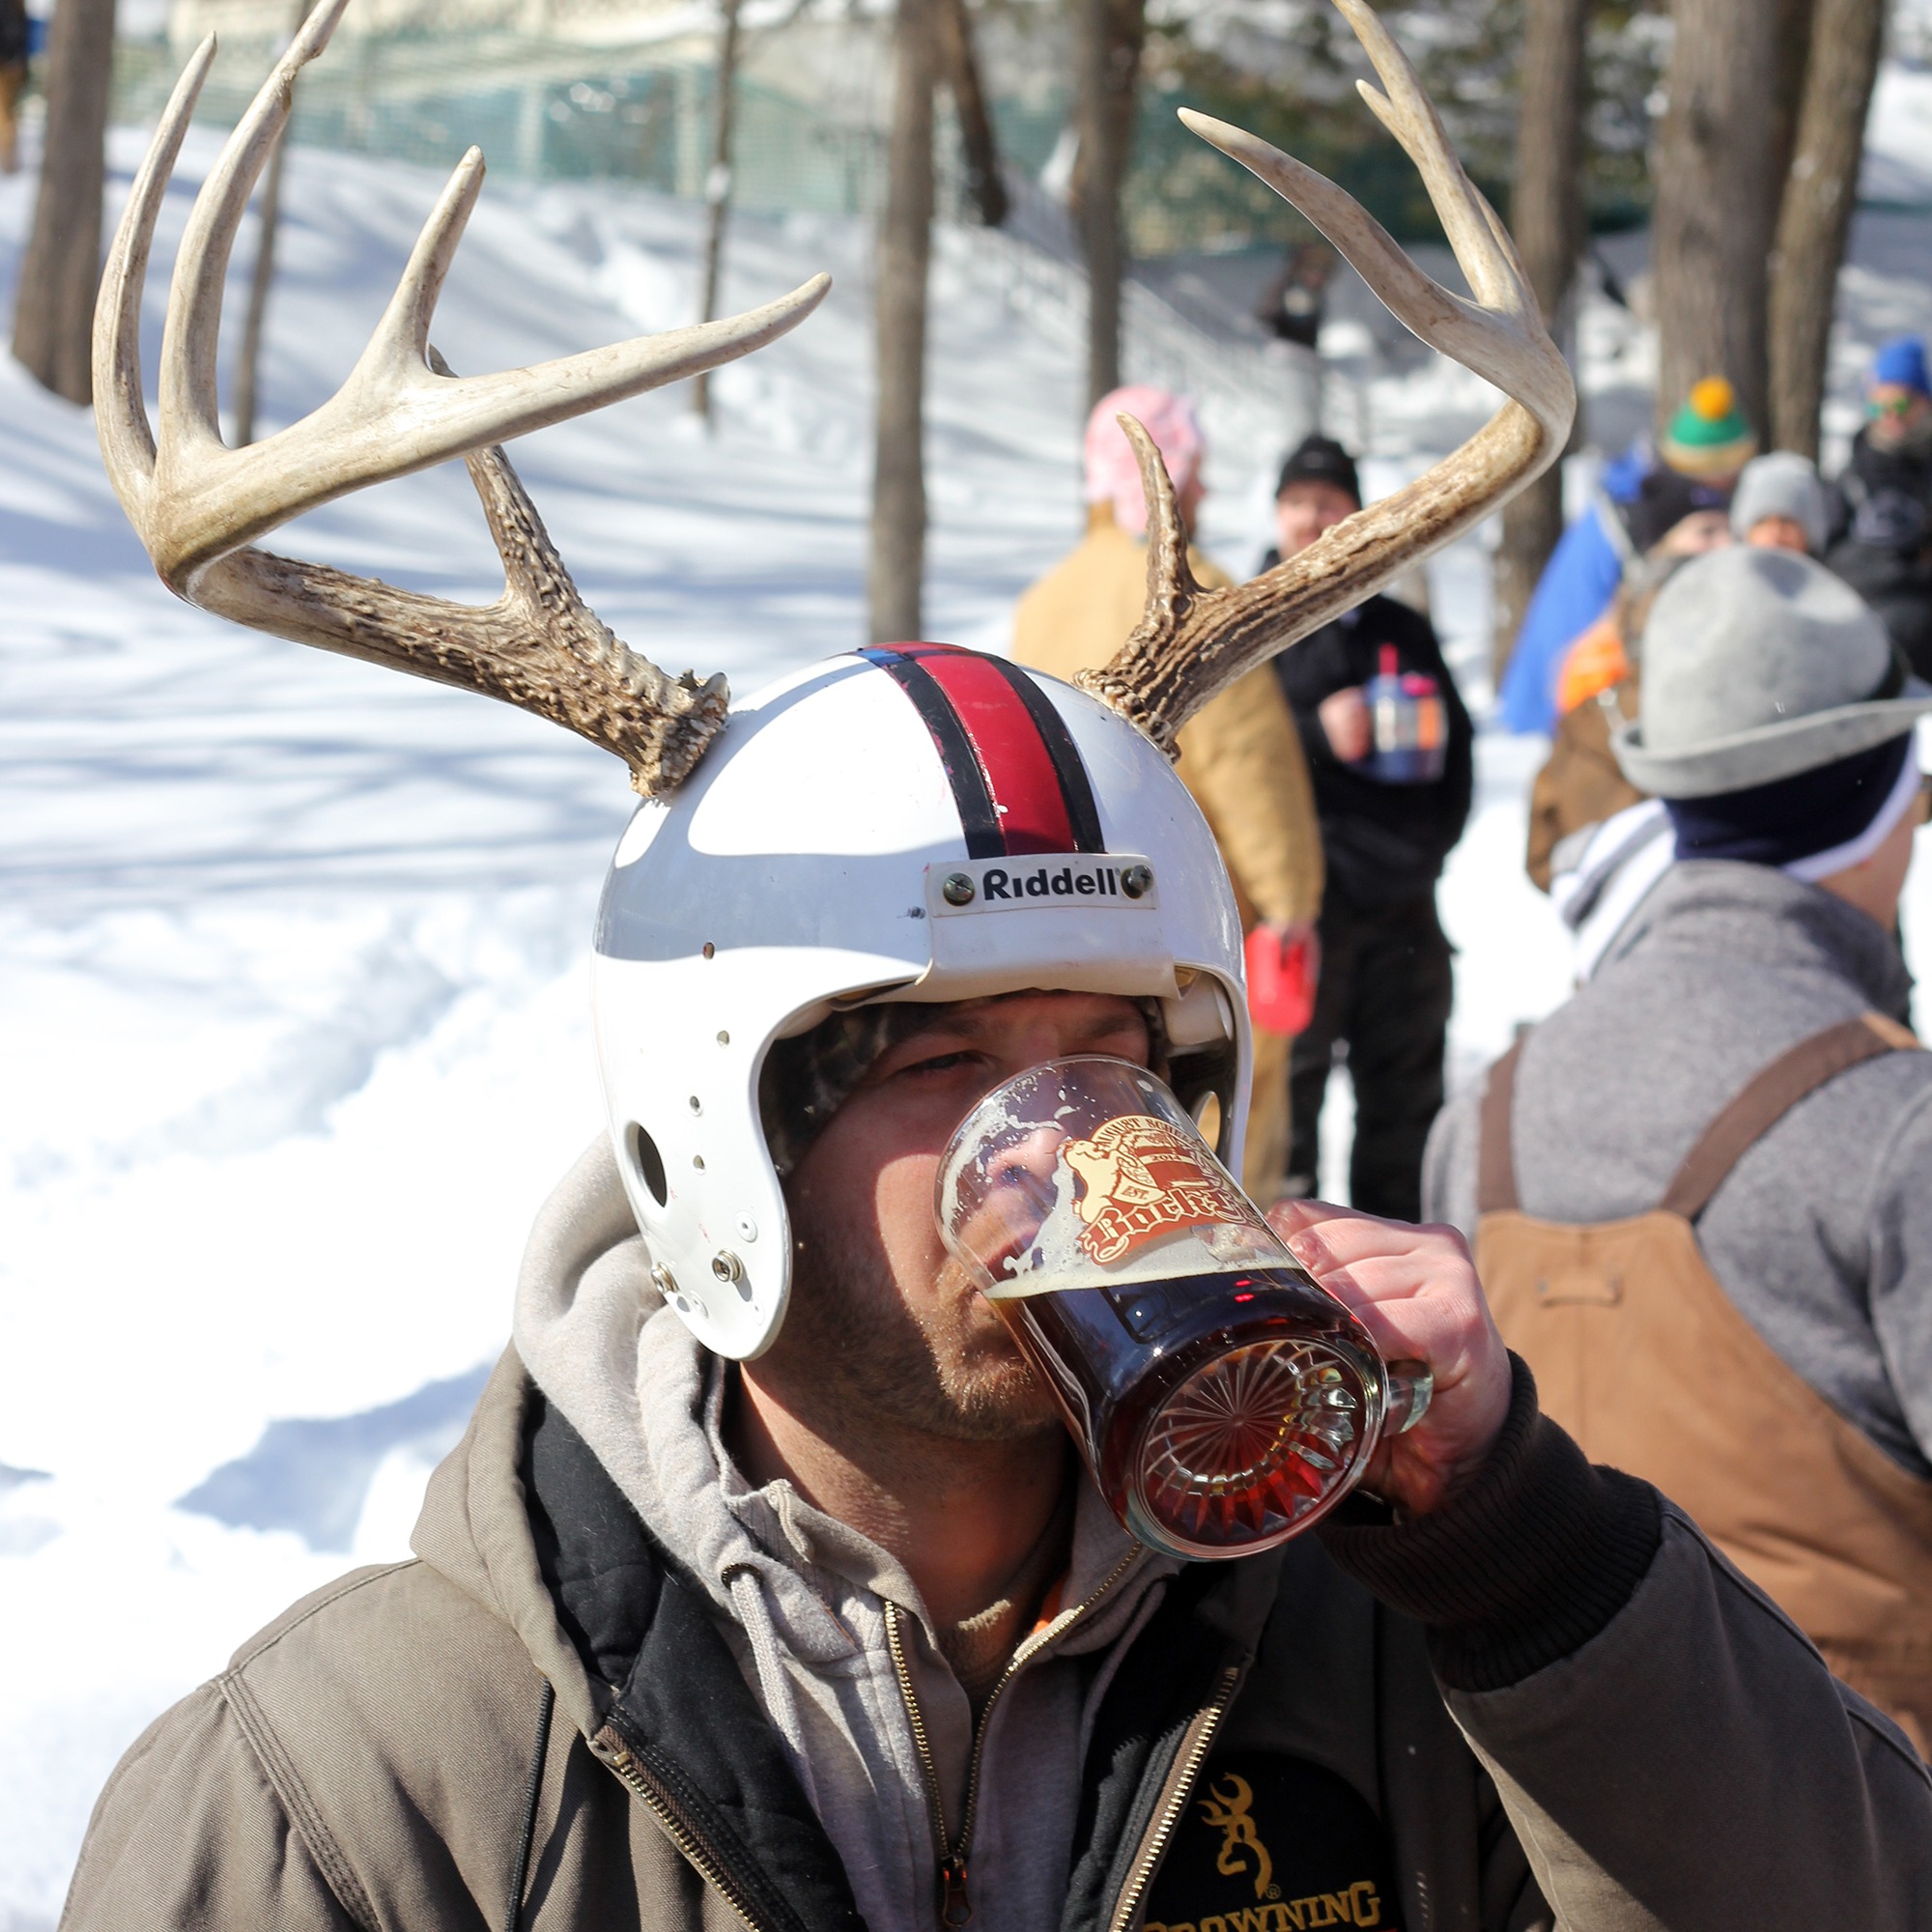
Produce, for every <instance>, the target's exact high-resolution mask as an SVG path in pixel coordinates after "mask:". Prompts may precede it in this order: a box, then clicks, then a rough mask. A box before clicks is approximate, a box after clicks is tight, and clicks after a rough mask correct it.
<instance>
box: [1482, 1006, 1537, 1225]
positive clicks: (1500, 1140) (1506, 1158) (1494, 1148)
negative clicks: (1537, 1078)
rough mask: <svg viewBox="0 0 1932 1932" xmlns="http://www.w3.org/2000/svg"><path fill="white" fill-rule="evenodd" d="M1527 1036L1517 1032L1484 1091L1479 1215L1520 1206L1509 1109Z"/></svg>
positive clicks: (1491, 1070) (1495, 1066) (1494, 1068)
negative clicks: (1514, 1041)
mask: <svg viewBox="0 0 1932 1932" xmlns="http://www.w3.org/2000/svg"><path fill="white" fill-rule="evenodd" d="M1527 1037H1528V1035H1526V1034H1520V1035H1519V1036H1518V1037H1517V1042H1516V1044H1515V1045H1514V1046H1513V1047H1511V1048H1510V1050H1509V1051H1508V1052H1507V1053H1506V1054H1504V1055H1503V1057H1502V1058H1501V1059H1500V1060H1499V1061H1497V1062H1496V1064H1495V1065H1493V1066H1492V1067H1491V1068H1490V1082H1489V1085H1488V1087H1486V1088H1485V1089H1484V1091H1483V1107H1482V1113H1481V1116H1480V1118H1479V1122H1478V1131H1477V1140H1476V1212H1477V1213H1478V1214H1509V1213H1513V1212H1515V1210H1516V1208H1517V1207H1518V1206H1519V1203H1518V1201H1517V1192H1516V1147H1515V1143H1514V1141H1513V1139H1512V1137H1511V1128H1510V1112H1511V1108H1512V1105H1513V1104H1514V1102H1515V1099H1516V1064H1517V1062H1518V1060H1519V1059H1520V1057H1521V1055H1522V1043H1523V1040H1524V1039H1526V1038H1527Z"/></svg>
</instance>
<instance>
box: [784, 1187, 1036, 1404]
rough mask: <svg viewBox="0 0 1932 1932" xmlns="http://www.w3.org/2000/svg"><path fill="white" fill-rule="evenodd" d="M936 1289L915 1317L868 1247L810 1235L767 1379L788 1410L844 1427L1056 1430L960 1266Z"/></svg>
mask: <svg viewBox="0 0 1932 1932" xmlns="http://www.w3.org/2000/svg"><path fill="white" fill-rule="evenodd" d="M799 1205H800V1206H803V1204H799ZM801 1218H805V1219H810V1218H812V1217H811V1216H810V1209H809V1208H808V1209H807V1212H806V1215H805V1216H804V1217H801ZM937 1286H938V1293H937V1294H936V1296H935V1297H934V1299H933V1301H932V1302H931V1304H930V1305H929V1306H928V1307H926V1308H924V1309H923V1310H919V1311H916V1310H914V1309H912V1308H910V1307H908V1306H907V1304H906V1302H905V1299H904V1297H903V1296H902V1295H901V1293H899V1289H898V1286H897V1284H896V1283H895V1281H894V1280H893V1278H892V1274H891V1271H890V1269H889V1267H888V1264H887V1263H886V1260H885V1257H884V1256H883V1255H881V1254H880V1253H879V1251H878V1249H877V1248H876V1247H875V1246H873V1245H872V1244H871V1243H869V1242H867V1241H866V1240H864V1239H863V1238H860V1239H854V1238H852V1236H851V1235H850V1234H849V1233H848V1232H847V1231H846V1230H845V1229H844V1228H843V1227H840V1226H835V1227H833V1228H831V1229H826V1228H814V1229H812V1230H810V1233H808V1234H806V1235H805V1236H804V1238H803V1239H801V1240H800V1242H799V1244H798V1246H797V1247H796V1248H795V1249H794V1251H793V1257H792V1291H791V1305H790V1307H789V1308H788V1310H787V1311H786V1314H785V1321H784V1326H783V1328H782V1329H781V1333H780V1341H779V1344H778V1347H777V1348H775V1349H774V1350H772V1355H771V1356H768V1357H767V1358H766V1361H767V1364H768V1367H767V1368H766V1371H765V1373H766V1374H767V1375H770V1374H771V1373H772V1372H773V1371H774V1370H776V1371H778V1372H779V1373H781V1374H782V1375H783V1376H784V1378H785V1382H786V1385H787V1400H788V1403H789V1405H790V1406H794V1407H795V1408H801V1409H803V1408H808V1407H809V1408H810V1409H812V1410H815V1411H817V1412H818V1413H820V1414H823V1415H825V1416H826V1417H827V1418H828V1419H829V1420H832V1421H836V1422H837V1423H838V1424H839V1425H840V1426H841V1427H842V1428H844V1429H847V1430H849V1429H851V1428H852V1427H854V1426H855V1425H856V1426H859V1427H862V1428H863V1427H864V1426H865V1423H866V1422H867V1419H870V1420H872V1421H874V1422H881V1423H886V1424H888V1425H897V1426H898V1427H900V1428H903V1429H907V1430H911V1431H915V1432H917V1433H919V1434H922V1435H936V1436H941V1437H944V1438H948V1439H951V1440H953V1441H965V1442H1013V1441H1021V1440H1024V1439H1026V1438H1027V1437H1029V1436H1035V1435H1044V1434H1050V1433H1052V1431H1053V1430H1054V1429H1055V1427H1056V1426H1057V1423H1058V1411H1057V1410H1056V1409H1055V1408H1054V1406H1053V1402H1052V1398H1051V1397H1050V1396H1049V1395H1048V1394H1047V1392H1046V1391H1045V1389H1044V1388H1042V1387H1041V1386H1040V1383H1039V1381H1038V1380H1037V1378H1036V1377H1035V1376H1034V1374H1033V1371H1032V1370H1031V1369H1030V1368H1028V1366H1027V1364H1026V1360H1025V1358H1024V1357H1023V1356H1022V1355H1021V1354H1020V1352H1019V1350H1018V1346H1017V1345H1016V1344H1015V1343H1014V1342H1013V1340H1012V1338H1011V1337H1010V1336H1009V1334H1008V1333H1007V1330H1006V1325H1005V1323H1003V1322H1002V1321H999V1319H998V1318H997V1317H996V1316H993V1314H992V1311H991V1308H990V1306H989V1305H988V1304H987V1303H986V1301H985V1300H984V1299H983V1298H982V1297H981V1296H980V1293H978V1291H977V1289H975V1288H974V1287H973V1284H972V1281H971V1278H970V1277H969V1276H968V1275H967V1274H966V1273H965V1271H964V1269H962V1268H961V1267H960V1265H959V1264H958V1263H957V1262H954V1261H952V1260H951V1259H949V1260H948V1261H947V1262H946V1263H945V1264H944V1266H943V1268H942V1270H941V1274H940V1278H939V1282H938V1285H937ZM775 1357H782V1361H780V1360H776V1359H774V1358H775Z"/></svg>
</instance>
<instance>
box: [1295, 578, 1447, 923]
mask: <svg viewBox="0 0 1932 1932" xmlns="http://www.w3.org/2000/svg"><path fill="white" fill-rule="evenodd" d="M1267 561H1268V562H1272V561H1273V558H1272V556H1270V557H1269V558H1268V559H1267ZM1265 567H1266V563H1264V568H1265ZM1384 644H1393V645H1394V646H1395V649H1396V661H1397V664H1398V666H1399V668H1401V669H1403V670H1406V671H1410V670H1413V671H1422V672H1425V673H1426V674H1427V675H1429V676H1430V677H1433V678H1434V679H1435V682H1436V684H1437V685H1438V686H1439V687H1440V688H1441V692H1442V703H1443V707H1444V709H1445V710H1446V711H1447V713H1448V724H1449V745H1448V757H1447V762H1446V763H1445V764H1444V766H1443V770H1442V776H1441V777H1440V778H1439V779H1437V780H1436V781H1435V782H1434V783H1433V784H1384V783H1382V782H1381V781H1378V780H1376V779H1372V778H1369V777H1367V776H1365V775H1364V774H1363V773H1362V772H1360V771H1357V770H1355V769H1354V768H1353V767H1351V766H1349V765H1345V764H1343V763H1342V761H1341V760H1340V759H1339V758H1337V757H1336V755H1335V753H1333V751H1331V750H1330V749H1329V745H1328V734H1327V733H1326V732H1325V731H1324V730H1323V729H1322V728H1321V718H1320V716H1319V715H1318V713H1319V712H1320V709H1321V700H1322V699H1323V698H1324V697H1327V696H1330V695H1331V694H1332V693H1334V692H1337V691H1343V690H1346V689H1347V688H1348V687H1349V686H1350V685H1363V684H1367V683H1368V681H1369V680H1370V679H1371V678H1372V677H1374V676H1375V675H1376V673H1377V672H1378V670H1379V669H1380V668H1381V650H1382V646H1383V645H1384ZM1274 669H1275V676H1276V677H1277V678H1279V679H1280V681H1281V688H1282V692H1283V694H1284V695H1285V696H1286V697H1287V698H1288V702H1289V708H1290V709H1291V710H1292V711H1293V713H1294V723H1295V726H1296V728H1297V729H1298V730H1299V731H1300V733H1301V743H1302V749H1303V750H1304V751H1305V752H1306V753H1307V755H1308V775H1309V778H1310V780H1311V781H1313V783H1314V786H1315V810H1316V814H1317V816H1318V817H1319V818H1320V819H1321V847H1322V853H1323V856H1324V857H1325V859H1326V860H1327V866H1328V891H1329V892H1330V893H1335V894H1339V895H1340V896H1341V897H1342V898H1344V899H1346V900H1347V901H1348V902H1349V903H1350V904H1351V905H1356V906H1360V907H1363V908H1364V909H1367V908H1370V907H1375V906H1382V905H1389V904H1392V903H1393V902H1394V901H1396V900H1397V899H1402V898H1410V897H1414V896H1416V895H1419V894H1422V893H1426V892H1430V891H1432V890H1433V889H1434V887H1435V881H1436V879H1437V878H1439V877H1440V876H1441V872H1442V864H1443V861H1444V860H1445V859H1447V858H1448V856H1449V854H1450V852H1451V850H1452V849H1453V848H1454V846H1455V844H1456V841H1457V839H1459V838H1462V836H1463V826H1464V825H1465V824H1466V823H1467V822H1468V817H1469V798H1470V793H1471V791H1472V789H1473V786H1474V762H1475V761H1474V753H1473V750H1472V746H1473V742H1474V738H1475V731H1474V727H1473V726H1472V725H1470V723H1469V714H1468V712H1467V711H1466V710H1464V709H1463V700H1462V697H1461V696H1459V695H1458V693H1457V690H1456V680H1455V679H1454V678H1453V677H1451V676H1450V674H1449V667H1448V666H1447V665H1446V664H1445V663H1444V662H1443V660H1442V646H1441V645H1440V644H1439V643H1438V642H1437V641H1436V638H1435V627H1434V626H1433V625H1432V624H1431V623H1430V621H1429V619H1428V618H1427V617H1425V616H1423V615H1422V614H1421V613H1420V612H1419V611H1412V610H1410V609H1409V607H1408V606H1407V605H1406V604H1398V603H1397V602H1396V601H1395V599H1394V598H1392V597H1371V598H1370V599H1369V601H1368V602H1367V603H1366V604H1364V605H1362V606H1361V607H1360V608H1359V609H1357V610H1354V611H1349V612H1347V613H1346V614H1345V615H1343V616H1340V617H1337V618H1336V619H1335V620H1334V622H1333V623H1330V624H1324V625H1323V626H1322V627H1321V630H1319V631H1317V632H1315V633H1314V634H1313V635H1312V636H1310V637H1307V638H1304V639H1302V640H1301V642H1300V643H1298V644H1292V645H1291V646H1290V647H1289V648H1288V649H1287V650H1285V651H1283V652H1282V653H1281V655H1280V656H1279V657H1278V658H1276V659H1275V661H1274Z"/></svg>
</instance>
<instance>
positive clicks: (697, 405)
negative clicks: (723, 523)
mask: <svg viewBox="0 0 1932 1932" xmlns="http://www.w3.org/2000/svg"><path fill="white" fill-rule="evenodd" d="M721 4H722V7H723V10H724V18H723V21H722V23H721V26H720V29H719V35H718V78H717V82H716V89H717V96H716V99H714V100H713V102H712V120H711V171H710V172H709V173H708V174H707V175H706V176H705V177H704V202H705V228H704V287H703V290H702V292H701V294H700V297H699V300H698V310H699V313H698V317H697V319H698V321H699V322H711V321H713V320H715V319H716V317H717V314H718V282H719V278H720V276H721V275H722V274H723V272H724V268H725V221H726V219H727V218H728V216H729V215H730V213H731V112H732V108H733V106H734V104H735V99H736V95H737V91H738V0H721ZM691 407H692V409H693V410H694V411H696V413H697V415H698V416H699V417H700V418H701V419H702V420H703V421H704V422H705V423H707V424H708V423H709V422H710V421H711V372H710V370H708V369H703V370H700V371H699V372H698V376H697V380H696V382H695V383H694V384H692V385H691Z"/></svg>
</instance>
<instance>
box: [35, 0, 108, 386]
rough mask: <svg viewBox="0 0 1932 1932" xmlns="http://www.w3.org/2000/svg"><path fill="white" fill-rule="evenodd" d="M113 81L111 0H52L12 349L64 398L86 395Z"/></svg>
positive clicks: (37, 376)
mask: <svg viewBox="0 0 1932 1932" xmlns="http://www.w3.org/2000/svg"><path fill="white" fill-rule="evenodd" d="M113 78H114V0H61V4H60V5H59V6H58V7H57V8H55V10H54V17H53V26H52V29H51V31H50V33H49V35H48V39H47V65H46V91H47V122H46V129H47V131H46V146H45V151H44V153H43V156H42V158H41V185H40V192H39V194H38V195H37V196H36V198H35V201H34V227H33V232H32V234H31V235H30V236H29V237H28V241H27V252H26V255H25V257H24V258H23V260H22V261H21V264H20V293H19V296H18V298H17V299H16V301H15V303H14V355H15V356H16V357H18V359H19V361H20V362H21V364H22V365H23V366H24V367H25V368H26V369H27V371H28V372H29V373H30V374H31V375H32V376H33V377H34V378H35V380H36V381H38V382H40V383H42V384H44V385H45V386H46V387H47V388H49V389H51V390H52V391H53V392H54V393H55V395H57V396H65V397H66V398H67V399H68V401H69V402H71V403H86V402H91V401H93V399H94V380H93V376H92V373H91V368H90V358H91V353H92V338H93V333H94V298H95V294H96V292H97V291H98V289H99V284H100V196H101V189H102V186H103V185H104V184H105V181H106V175H107V97H108V91H109V87H110V85H111V83H112V81H113Z"/></svg>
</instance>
